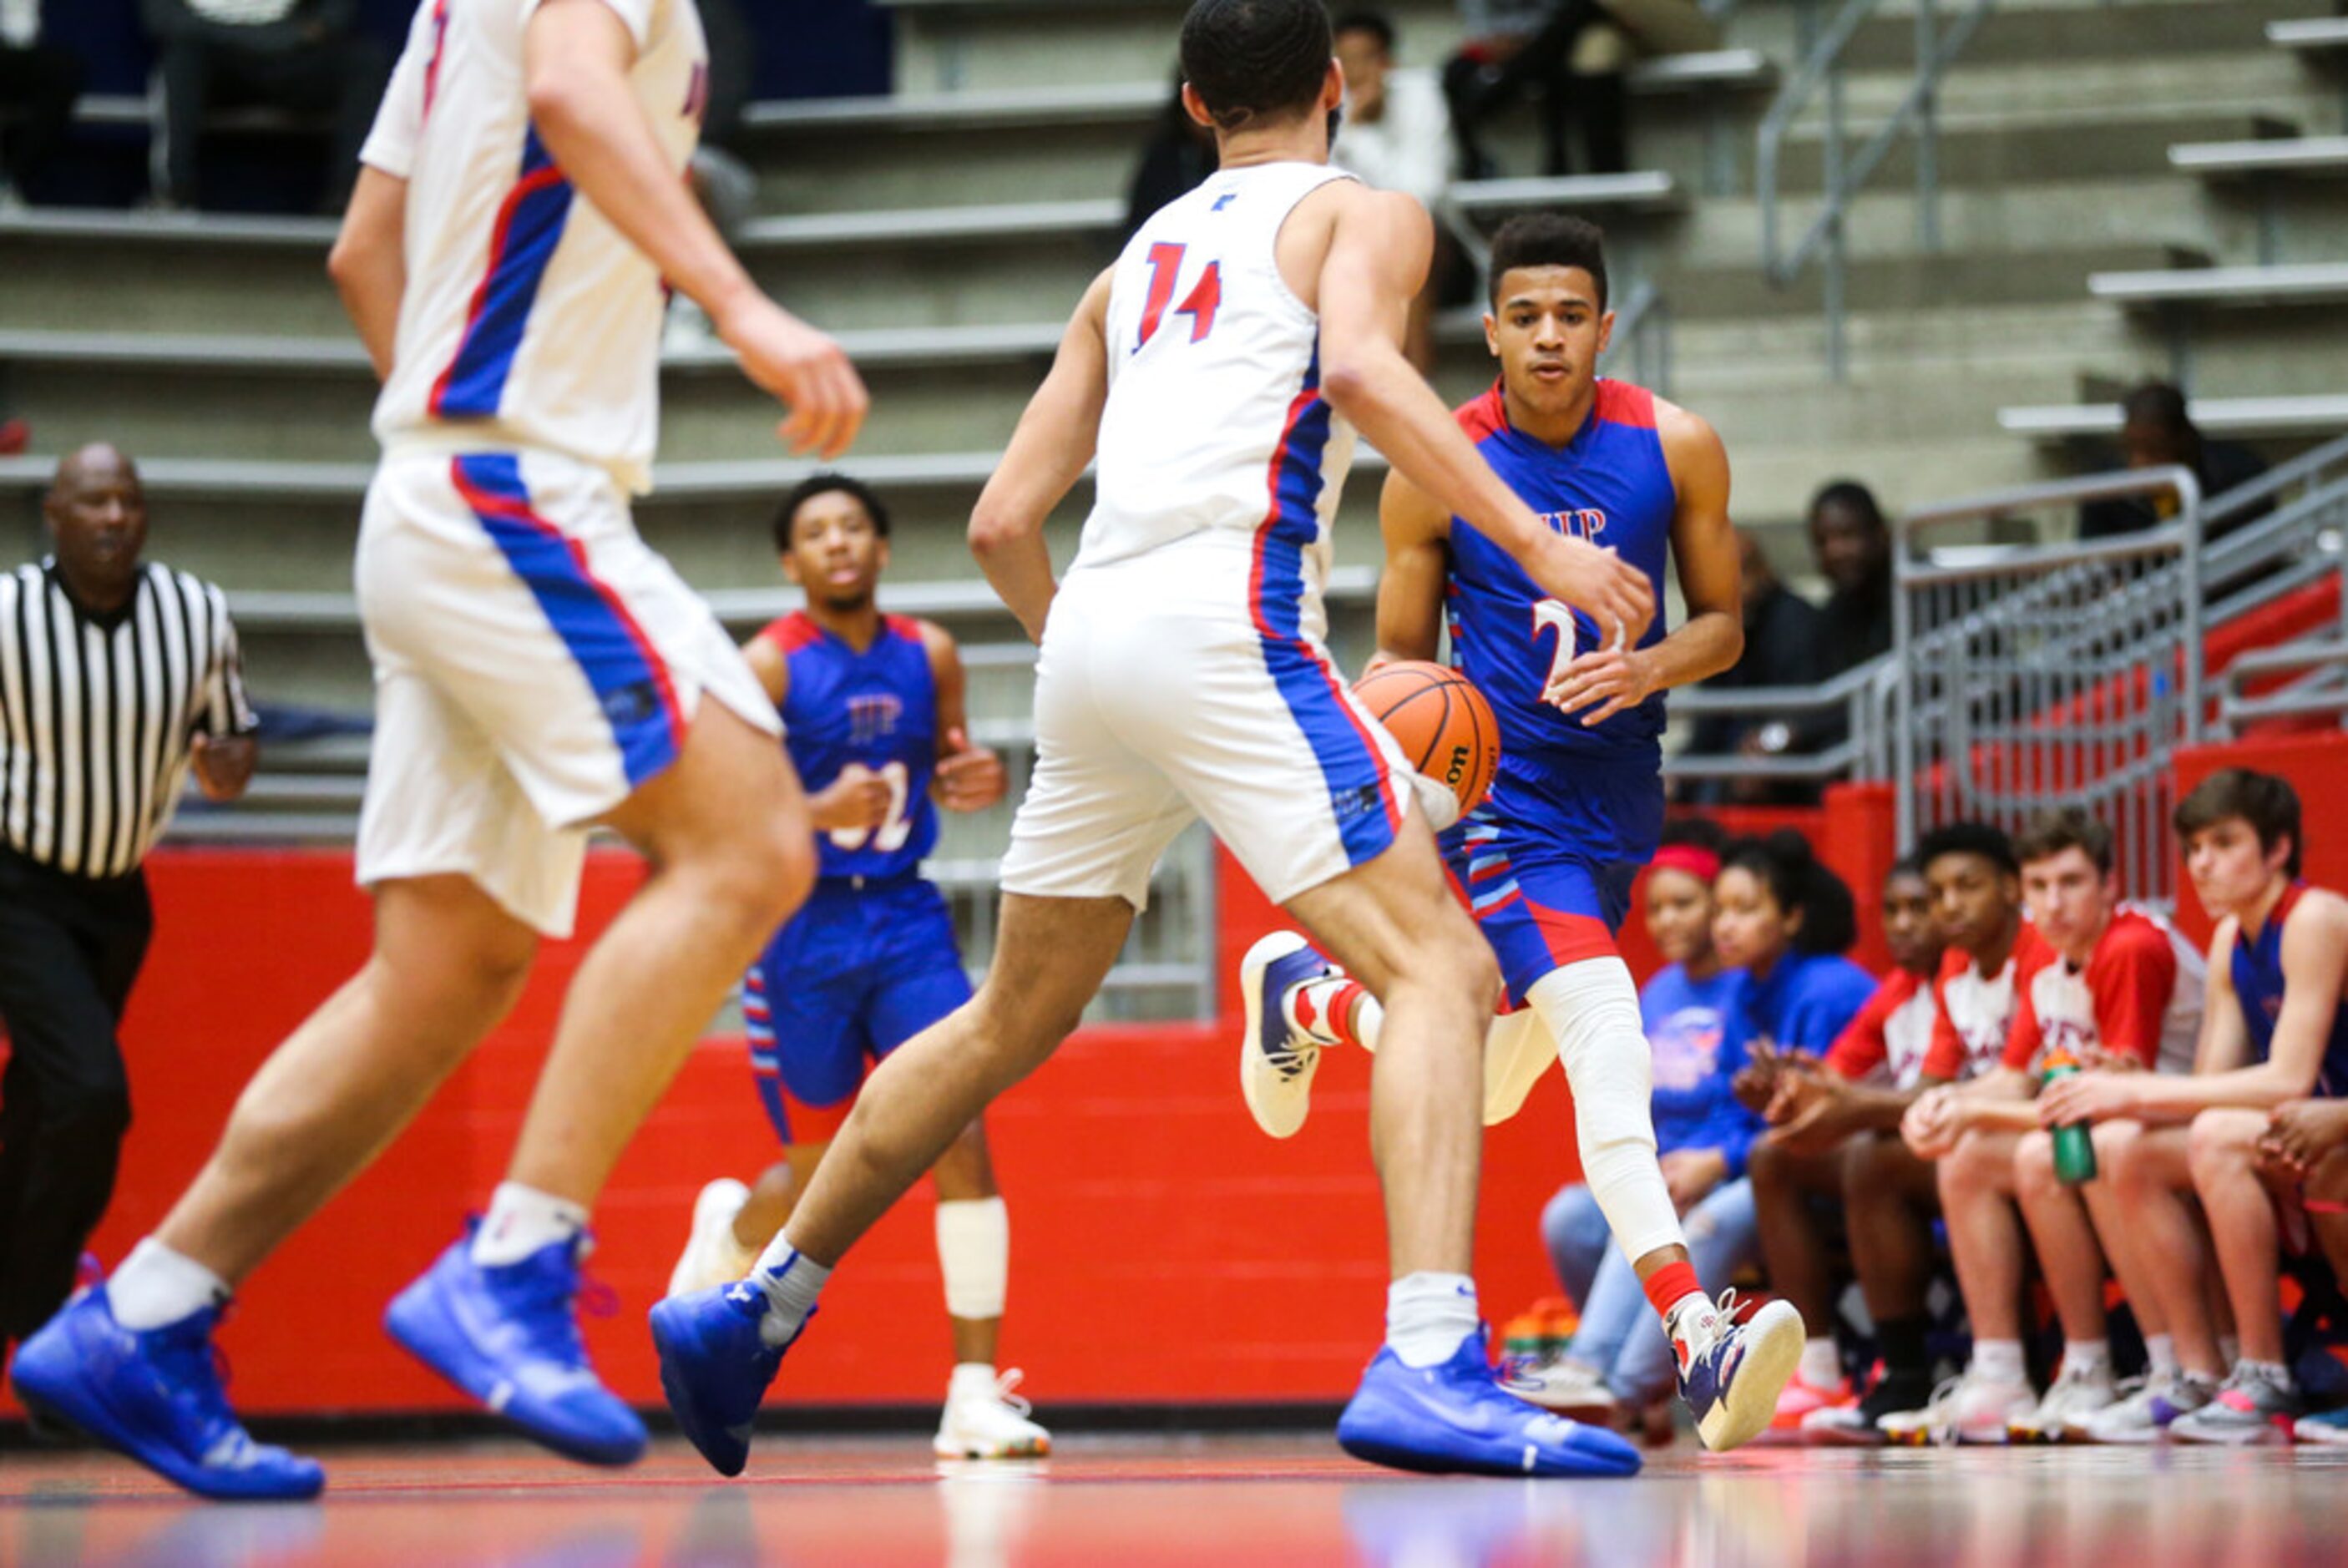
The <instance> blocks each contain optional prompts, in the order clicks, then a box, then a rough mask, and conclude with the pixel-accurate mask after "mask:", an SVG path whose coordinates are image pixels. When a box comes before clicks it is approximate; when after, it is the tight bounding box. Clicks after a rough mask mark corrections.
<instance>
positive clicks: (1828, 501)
mask: <svg viewBox="0 0 2348 1568" xmlns="http://www.w3.org/2000/svg"><path fill="white" fill-rule="evenodd" d="M1830 506H1838V507H1841V508H1842V509H1843V510H1844V511H1850V512H1855V513H1857V514H1858V515H1859V516H1860V517H1862V518H1864V519H1866V520H1867V521H1868V522H1869V523H1870V524H1872V525H1873V526H1874V529H1875V531H1876V532H1878V533H1882V532H1885V531H1887V530H1888V529H1889V528H1890V524H1888V523H1886V522H1885V521H1883V508H1882V507H1881V506H1879V505H1878V504H1877V502H1876V500H1875V492H1874V491H1873V490H1869V489H1868V488H1867V487H1866V486H1865V485H1863V484H1861V483H1859V481H1858V480H1835V481H1834V482H1833V483H1831V484H1827V485H1821V486H1820V487H1819V488H1818V494H1816V495H1814V496H1812V497H1811V498H1810V510H1809V511H1808V512H1807V513H1806V514H1805V515H1807V516H1809V517H1816V516H1818V513H1820V512H1822V511H1826V509H1827V508H1828V507H1830Z"/></svg>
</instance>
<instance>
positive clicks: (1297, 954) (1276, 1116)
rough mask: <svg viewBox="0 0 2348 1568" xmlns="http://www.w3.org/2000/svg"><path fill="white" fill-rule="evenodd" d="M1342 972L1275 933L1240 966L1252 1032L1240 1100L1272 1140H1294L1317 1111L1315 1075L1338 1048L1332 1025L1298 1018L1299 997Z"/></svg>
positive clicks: (1296, 940) (1246, 1039) (1299, 941)
mask: <svg viewBox="0 0 2348 1568" xmlns="http://www.w3.org/2000/svg"><path fill="white" fill-rule="evenodd" d="M1340 973H1341V972H1340V971H1339V970H1338V968H1337V966H1336V965H1334V964H1332V963H1330V962H1329V961H1328V960H1327V959H1326V958H1323V956H1321V954H1319V953H1317V952H1315V951H1314V950H1313V944H1310V943H1308V942H1306V941H1305V940H1304V938H1303V937H1301V936H1299V935H1297V934H1295V933H1294V932H1292V931H1275V932H1273V933H1272V934H1271V935H1270V936H1267V937H1264V938H1263V939H1262V940H1261V941H1259V942H1258V943H1257V944H1255V945H1254V946H1253V947H1251V948H1249V949H1248V950H1247V956H1246V957H1245V958H1242V959H1241V960H1240V996H1241V1000H1242V1001H1243V1002H1244V1004H1245V1006H1246V1008H1247V1032H1246V1033H1245V1034H1244V1035H1243V1036H1242V1037H1241V1040H1240V1095H1241V1098H1242V1099H1245V1100H1246V1101H1247V1108H1248V1114H1249V1115H1251V1116H1252V1117H1254V1118H1255V1124H1256V1125H1257V1126H1258V1127H1261V1128H1262V1129H1263V1130H1264V1131H1265V1132H1266V1133H1267V1134H1269V1135H1270V1136H1272V1137H1273V1138H1292V1137H1294V1136H1295V1135H1296V1132H1297V1130H1299V1129H1300V1128H1302V1127H1303V1125H1304V1119H1305V1117H1306V1116H1307V1115H1309V1114H1310V1113H1311V1112H1312V1109H1313V1074H1314V1073H1315V1072H1317V1071H1318V1070H1319V1069H1320V1067H1321V1051H1322V1048H1323V1047H1325V1046H1334V1045H1335V1044H1336V1043H1337V1037H1336V1036H1335V1035H1334V1034H1333V1033H1332V1032H1331V1031H1330V1029H1329V1027H1328V1026H1327V1025H1326V1023H1325V1022H1323V1021H1322V1020H1319V1019H1315V1020H1313V1022H1312V1023H1310V1024H1308V1023H1306V1022H1305V1021H1304V1019H1303V1017H1302V1016H1300V1015H1299V1014H1298V1012H1297V1010H1296V1001H1297V997H1298V994H1299V993H1300V992H1302V991H1303V988H1304V987H1305V986H1306V985H1311V984H1312V983H1313V981H1315V980H1328V979H1333V978H1335V977H1337V976H1338V975H1339V974H1340Z"/></svg>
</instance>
